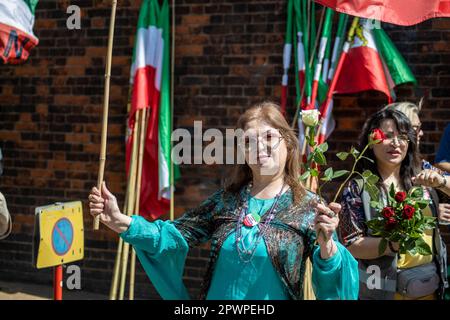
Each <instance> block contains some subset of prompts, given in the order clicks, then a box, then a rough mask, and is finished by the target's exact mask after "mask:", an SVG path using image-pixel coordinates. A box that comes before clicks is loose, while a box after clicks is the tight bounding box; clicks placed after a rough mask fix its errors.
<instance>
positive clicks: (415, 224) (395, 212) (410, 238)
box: [367, 184, 436, 255]
mask: <svg viewBox="0 0 450 320" xmlns="http://www.w3.org/2000/svg"><path fill="white" fill-rule="evenodd" d="M428 203H429V200H424V199H423V189H422V187H414V188H412V189H411V190H409V192H408V193H406V192H403V191H399V192H395V189H394V185H393V184H392V185H391V186H390V188H389V192H388V205H387V206H383V204H382V203H381V202H380V201H371V203H370V205H371V206H372V207H374V208H376V209H377V210H378V212H380V216H379V217H377V218H375V219H372V220H370V221H367V226H368V227H369V228H370V229H371V230H372V235H374V236H379V237H381V238H382V240H381V242H380V246H379V248H378V250H379V253H380V255H381V254H382V253H384V251H385V250H386V246H387V244H388V241H392V242H398V243H399V245H400V248H399V253H401V254H405V253H406V252H408V253H409V254H412V255H413V254H420V255H430V254H431V253H432V252H431V248H430V246H429V245H428V244H427V243H426V242H425V241H424V240H423V235H424V232H425V231H426V230H431V229H433V228H435V226H436V219H435V218H434V217H428V216H424V215H423V213H422V210H423V209H425V208H426V207H427V205H428Z"/></svg>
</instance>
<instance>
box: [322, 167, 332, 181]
mask: <svg viewBox="0 0 450 320" xmlns="http://www.w3.org/2000/svg"><path fill="white" fill-rule="evenodd" d="M323 174H324V176H325V177H326V178H328V179H329V180H331V179H333V168H328V169H327V170H325V172H324V173H323Z"/></svg>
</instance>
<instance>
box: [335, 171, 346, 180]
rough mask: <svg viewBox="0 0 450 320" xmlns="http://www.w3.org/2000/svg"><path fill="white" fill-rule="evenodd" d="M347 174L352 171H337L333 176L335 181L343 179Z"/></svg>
mask: <svg viewBox="0 0 450 320" xmlns="http://www.w3.org/2000/svg"><path fill="white" fill-rule="evenodd" d="M347 173H350V171H348V170H338V171H336V172H335V173H334V174H333V179H336V178H339V177H342V176H344V175H346V174H347Z"/></svg>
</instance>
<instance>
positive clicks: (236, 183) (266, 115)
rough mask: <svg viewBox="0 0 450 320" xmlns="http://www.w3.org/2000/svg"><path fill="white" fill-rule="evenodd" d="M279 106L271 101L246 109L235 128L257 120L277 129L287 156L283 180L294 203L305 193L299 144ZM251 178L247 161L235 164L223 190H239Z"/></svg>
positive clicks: (242, 127) (243, 127)
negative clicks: (283, 142) (289, 189)
mask: <svg viewBox="0 0 450 320" xmlns="http://www.w3.org/2000/svg"><path fill="white" fill-rule="evenodd" d="M279 109H280V107H279V106H278V105H277V104H275V103H273V102H262V103H259V104H256V105H254V106H252V107H251V108H249V109H247V111H245V112H244V114H242V115H241V116H240V117H239V119H238V122H237V128H236V129H242V130H244V129H245V127H246V126H247V124H248V123H249V122H250V121H253V120H258V121H263V122H265V123H267V124H268V125H269V126H271V127H273V128H275V129H277V130H278V131H279V132H280V134H281V135H282V137H283V138H284V140H285V142H286V147H287V150H288V152H287V157H286V165H285V167H284V181H285V182H286V184H288V185H289V187H290V188H291V190H292V194H293V201H294V204H298V203H300V201H301V199H302V198H303V197H304V195H305V194H306V191H305V188H304V187H303V185H302V183H301V181H300V146H299V142H298V139H297V136H296V134H295V132H294V131H293V130H292V129H291V127H290V126H289V124H288V123H287V122H286V119H285V118H284V116H283V115H282V114H281V112H280V111H279ZM251 180H252V170H251V169H250V167H249V166H248V164H247V163H244V164H237V165H236V166H235V168H234V170H233V172H232V174H231V177H230V179H229V180H228V181H226V183H225V190H226V191H230V192H234V193H236V192H239V190H240V189H241V188H242V187H243V186H244V185H246V184H247V183H249V182H250V181H251Z"/></svg>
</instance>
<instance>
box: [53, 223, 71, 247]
mask: <svg viewBox="0 0 450 320" xmlns="http://www.w3.org/2000/svg"><path fill="white" fill-rule="evenodd" d="M72 242H73V227H72V224H71V223H70V221H69V220H68V219H66V218H62V219H59V220H58V221H57V222H56V223H55V225H54V226H53V231H52V246H53V250H54V251H55V253H56V254H57V255H60V256H62V255H64V254H66V253H67V252H68V251H69V249H70V247H71V246H72Z"/></svg>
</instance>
